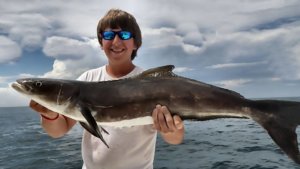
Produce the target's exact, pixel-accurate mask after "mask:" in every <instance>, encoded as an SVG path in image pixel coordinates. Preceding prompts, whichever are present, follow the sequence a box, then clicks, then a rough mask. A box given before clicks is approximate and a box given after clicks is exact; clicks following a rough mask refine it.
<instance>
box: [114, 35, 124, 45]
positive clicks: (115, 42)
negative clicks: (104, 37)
mask: <svg viewBox="0 0 300 169" xmlns="http://www.w3.org/2000/svg"><path fill="white" fill-rule="evenodd" d="M121 43H122V39H120V37H119V36H118V35H116V36H115V38H114V39H113V41H112V44H113V45H120V44H121Z"/></svg>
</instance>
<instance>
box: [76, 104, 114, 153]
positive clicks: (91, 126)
mask: <svg viewBox="0 0 300 169" xmlns="http://www.w3.org/2000/svg"><path fill="white" fill-rule="evenodd" d="M80 111H81V114H82V115H83V117H84V118H85V119H86V121H87V122H88V124H86V123H83V122H80V124H81V126H82V127H83V128H85V129H86V130H87V131H88V132H90V133H91V134H92V135H94V136H95V137H98V138H99V139H100V140H101V141H102V142H103V143H104V144H105V145H106V146H107V148H109V146H108V144H107V143H106V141H105V140H104V138H103V136H102V134H101V132H100V130H99V127H98V125H97V122H96V121H95V119H94V117H93V116H92V114H91V111H90V110H89V109H88V108H86V107H81V109H80ZM100 128H101V130H102V131H104V132H105V133H106V134H108V132H107V131H106V130H105V129H103V128H102V127H100Z"/></svg>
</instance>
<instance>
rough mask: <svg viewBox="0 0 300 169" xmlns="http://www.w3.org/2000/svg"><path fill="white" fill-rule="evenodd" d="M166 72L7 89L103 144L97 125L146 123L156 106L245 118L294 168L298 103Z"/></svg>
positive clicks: (191, 114)
mask: <svg viewBox="0 0 300 169" xmlns="http://www.w3.org/2000/svg"><path fill="white" fill-rule="evenodd" d="M172 69H173V66H164V67H159V68H154V69H149V70H147V71H145V72H143V73H142V74H140V75H138V76H136V77H133V78H128V79H122V80H115V81H108V82H80V81H68V80H57V79H22V80H18V83H15V84H13V88H15V89H16V90H17V91H19V92H21V93H24V94H25V95H28V96H29V97H31V98H32V99H34V100H36V101H37V102H39V103H40V104H42V105H44V106H46V107H47V108H49V109H52V110H54V111H57V112H58V113H61V114H64V115H65V116H68V117H70V118H73V119H75V120H78V121H80V123H81V124H82V126H83V127H84V128H86V129H87V130H88V131H89V132H91V133H92V134H93V135H95V136H96V137H99V138H100V139H102V141H103V142H104V143H105V141H104V140H103V138H102V135H101V132H100V131H99V129H98V126H97V124H98V125H100V128H101V129H103V128H102V127H101V126H105V125H112V126H117V127H124V126H125V127H126V126H132V125H144V124H151V123H152V118H151V113H152V110H153V108H154V107H155V106H156V105H157V104H161V105H166V106H167V107H168V108H169V110H170V111H171V112H172V113H173V114H177V115H179V116H180V117H181V118H182V119H185V120H186V119H192V120H209V119H215V118H250V119H253V120H254V121H256V122H257V123H259V124H260V125H261V126H263V127H264V128H265V129H266V130H267V131H268V133H269V134H270V136H271V137H272V139H273V140H274V141H275V142H276V143H277V144H278V145H279V146H280V148H281V149H282V150H283V151H284V152H285V153H287V155H288V156H289V157H290V158H292V159H293V160H294V161H295V162H297V163H300V157H299V150H298V143H297V135H296V133H295V130H296V127H297V126H298V125H299V124H300V103H299V102H291V101H276V100H256V101H255V100H248V99H246V98H244V97H243V96H241V95H240V94H238V93H236V92H233V91H230V90H227V89H223V88H219V87H216V86H212V85H208V84H205V83H202V82H199V81H195V80H191V79H187V78H184V77H180V76H177V75H175V74H173V73H172ZM104 131H105V130H104Z"/></svg>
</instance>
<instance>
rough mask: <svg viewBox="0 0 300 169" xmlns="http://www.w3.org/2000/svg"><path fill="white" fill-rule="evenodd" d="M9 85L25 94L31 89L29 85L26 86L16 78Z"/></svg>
mask: <svg viewBox="0 0 300 169" xmlns="http://www.w3.org/2000/svg"><path fill="white" fill-rule="evenodd" d="M11 87H12V88H13V89H15V90H16V91H18V92H20V93H25V94H27V93H30V91H31V88H30V87H29V86H26V85H25V84H24V83H21V82H20V81H18V80H17V81H16V82H13V83H12V84H11Z"/></svg>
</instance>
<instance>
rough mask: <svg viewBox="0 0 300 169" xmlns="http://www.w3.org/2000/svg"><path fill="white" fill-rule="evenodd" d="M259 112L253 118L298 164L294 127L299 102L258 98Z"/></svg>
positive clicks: (299, 119)
mask: <svg viewBox="0 0 300 169" xmlns="http://www.w3.org/2000/svg"><path fill="white" fill-rule="evenodd" d="M255 108H256V109H257V110H259V111H260V112H259V113H257V114H259V115H258V117H255V118H253V119H254V120H255V121H257V122H258V123H259V124H261V125H262V126H263V127H264V128H265V129H266V130H267V131H268V133H269V135H270V136H271V138H272V139H273V140H274V141H275V143H276V144H277V145H278V146H279V147H280V148H281V149H282V150H283V151H284V152H285V153H286V154H287V155H288V156H289V157H290V158H291V159H292V160H293V161H295V162H296V163H298V164H300V154H299V148H298V141H297V134H296V128H297V126H298V125H299V124H300V102H293V101H278V100H259V101H255Z"/></svg>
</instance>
